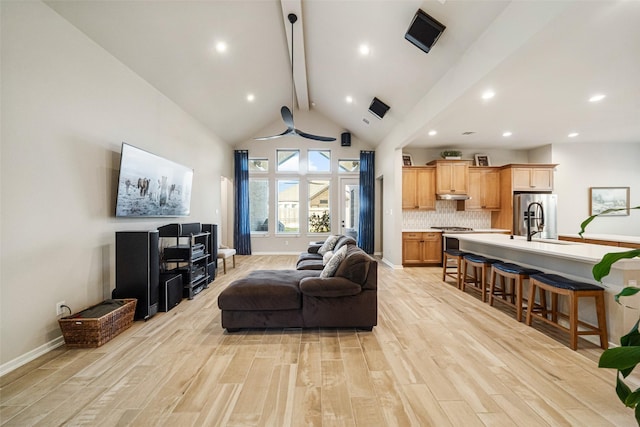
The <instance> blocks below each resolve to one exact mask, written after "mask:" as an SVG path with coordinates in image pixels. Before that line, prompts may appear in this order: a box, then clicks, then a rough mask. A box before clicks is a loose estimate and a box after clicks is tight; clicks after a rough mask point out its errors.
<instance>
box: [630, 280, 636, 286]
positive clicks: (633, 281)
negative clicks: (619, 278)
mask: <svg viewBox="0 0 640 427" xmlns="http://www.w3.org/2000/svg"><path fill="white" fill-rule="evenodd" d="M629 286H638V281H637V280H633V279H629Z"/></svg>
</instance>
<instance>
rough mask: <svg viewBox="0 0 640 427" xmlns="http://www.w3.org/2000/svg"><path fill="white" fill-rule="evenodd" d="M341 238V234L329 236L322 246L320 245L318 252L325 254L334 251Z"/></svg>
mask: <svg viewBox="0 0 640 427" xmlns="http://www.w3.org/2000/svg"><path fill="white" fill-rule="evenodd" d="M339 238H340V236H334V235H330V236H327V238H326V239H325V241H324V243H323V244H322V246H320V249H318V253H319V254H320V255H323V256H324V254H325V253H327V252H329V251H332V250H333V248H334V247H335V246H336V243H338V239H339Z"/></svg>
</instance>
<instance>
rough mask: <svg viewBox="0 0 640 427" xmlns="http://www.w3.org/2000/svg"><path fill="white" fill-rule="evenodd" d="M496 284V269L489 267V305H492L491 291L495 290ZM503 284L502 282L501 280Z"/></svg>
mask: <svg viewBox="0 0 640 427" xmlns="http://www.w3.org/2000/svg"><path fill="white" fill-rule="evenodd" d="M495 285H496V269H495V268H491V280H490V281H489V305H491V306H492V305H493V293H494V292H495ZM503 286H504V282H503Z"/></svg>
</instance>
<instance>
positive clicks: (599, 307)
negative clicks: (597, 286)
mask: <svg viewBox="0 0 640 427" xmlns="http://www.w3.org/2000/svg"><path fill="white" fill-rule="evenodd" d="M596 315H597V316H598V328H599V330H600V347H601V348H603V349H605V350H606V349H608V348H609V337H608V335H607V315H606V313H605V308H604V292H598V294H597V295H596Z"/></svg>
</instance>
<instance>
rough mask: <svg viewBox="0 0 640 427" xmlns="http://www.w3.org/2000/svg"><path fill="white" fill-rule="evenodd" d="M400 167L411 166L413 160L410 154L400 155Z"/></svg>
mask: <svg viewBox="0 0 640 427" xmlns="http://www.w3.org/2000/svg"><path fill="white" fill-rule="evenodd" d="M402 166H413V159H412V158H411V155H410V154H403V155H402Z"/></svg>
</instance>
